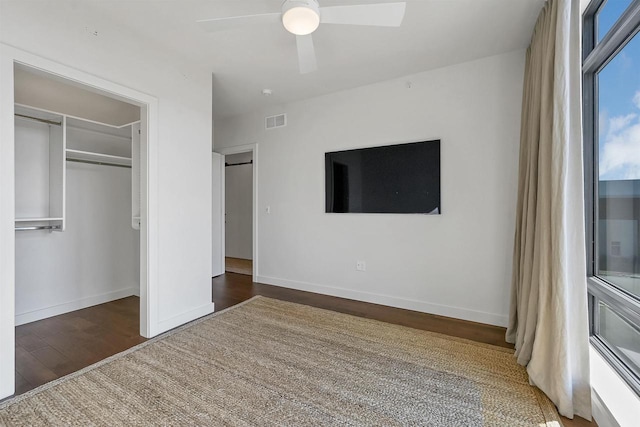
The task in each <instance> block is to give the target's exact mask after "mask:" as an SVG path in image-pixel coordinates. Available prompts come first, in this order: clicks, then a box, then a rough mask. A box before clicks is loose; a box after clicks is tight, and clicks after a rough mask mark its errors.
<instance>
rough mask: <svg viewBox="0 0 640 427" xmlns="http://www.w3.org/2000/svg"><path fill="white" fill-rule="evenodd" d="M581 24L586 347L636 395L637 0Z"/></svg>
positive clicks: (599, 10)
mask: <svg viewBox="0 0 640 427" xmlns="http://www.w3.org/2000/svg"><path fill="white" fill-rule="evenodd" d="M583 19H584V23H583V24H584V25H583V32H584V33H583V48H584V53H583V60H584V62H583V73H584V74H583V75H584V82H583V83H584V84H583V90H584V93H583V110H584V147H585V190H586V198H585V200H586V217H587V218H586V226H587V227H586V228H587V243H588V244H587V256H588V259H587V270H588V271H587V276H588V286H589V312H590V335H591V343H592V345H593V346H594V347H595V348H596V349H597V350H598V351H599V352H600V353H601V354H602V355H603V357H604V358H605V359H606V360H607V361H608V362H609V363H610V364H611V365H612V366H613V367H614V368H615V369H616V371H618V373H619V374H620V375H621V376H622V377H623V378H624V379H625V380H626V381H627V382H628V383H629V385H630V386H631V387H632V388H633V389H634V390H635V391H636V393H638V394H640V34H638V32H639V31H640V0H592V1H591V3H590V4H589V6H588V7H587V9H586V11H585V13H584V16H583Z"/></svg>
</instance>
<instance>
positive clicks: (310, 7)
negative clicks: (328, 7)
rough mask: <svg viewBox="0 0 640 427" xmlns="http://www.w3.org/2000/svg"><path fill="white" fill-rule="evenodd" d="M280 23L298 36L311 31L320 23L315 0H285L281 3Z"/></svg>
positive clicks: (318, 10) (318, 8)
mask: <svg viewBox="0 0 640 427" xmlns="http://www.w3.org/2000/svg"><path fill="white" fill-rule="evenodd" d="M282 25H284V27H285V28H286V30H287V31H289V32H290V33H293V34H296V35H298V36H306V35H307V34H311V33H313V32H314V31H315V30H316V29H317V28H318V26H319V25H320V6H319V5H318V2H317V0H285V2H284V3H282Z"/></svg>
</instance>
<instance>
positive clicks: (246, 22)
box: [196, 12, 281, 32]
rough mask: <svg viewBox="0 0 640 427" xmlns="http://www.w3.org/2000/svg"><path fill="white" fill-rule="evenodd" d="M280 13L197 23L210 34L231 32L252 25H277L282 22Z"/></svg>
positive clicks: (204, 20) (207, 20)
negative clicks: (224, 31)
mask: <svg viewBox="0 0 640 427" xmlns="http://www.w3.org/2000/svg"><path fill="white" fill-rule="evenodd" d="M280 15H281V13H280V12H277V13H262V14H260V15H246V16H231V17H229V18H214V19H202V20H200V21H196V22H197V24H198V25H200V27H201V28H202V29H203V30H205V31H208V32H214V31H223V30H230V29H234V28H239V27H248V26H250V25H263V24H277V23H279V22H280Z"/></svg>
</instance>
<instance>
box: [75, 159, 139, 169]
mask: <svg viewBox="0 0 640 427" xmlns="http://www.w3.org/2000/svg"><path fill="white" fill-rule="evenodd" d="M67 162H76V163H88V164H90V165H102V166H115V167H117V168H128V169H131V166H129V165H121V164H119V163H109V162H98V161H95V160H83V159H69V158H68V159H67Z"/></svg>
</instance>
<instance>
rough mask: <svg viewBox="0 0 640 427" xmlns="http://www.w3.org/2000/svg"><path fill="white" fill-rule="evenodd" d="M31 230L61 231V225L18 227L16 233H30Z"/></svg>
mask: <svg viewBox="0 0 640 427" xmlns="http://www.w3.org/2000/svg"><path fill="white" fill-rule="evenodd" d="M29 230H60V226H59V225H34V226H29V227H16V231H29Z"/></svg>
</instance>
